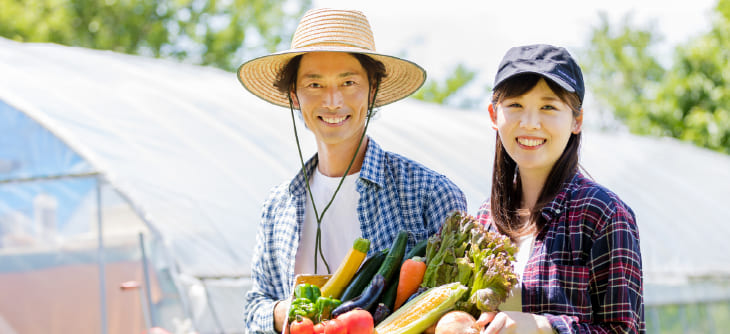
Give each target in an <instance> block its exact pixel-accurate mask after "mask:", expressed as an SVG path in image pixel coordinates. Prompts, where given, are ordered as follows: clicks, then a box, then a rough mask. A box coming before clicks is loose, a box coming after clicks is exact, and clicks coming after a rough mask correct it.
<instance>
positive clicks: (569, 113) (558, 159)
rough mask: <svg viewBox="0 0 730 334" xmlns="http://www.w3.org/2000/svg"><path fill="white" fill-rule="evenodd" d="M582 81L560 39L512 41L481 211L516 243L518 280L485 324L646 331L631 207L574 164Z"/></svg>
mask: <svg viewBox="0 0 730 334" xmlns="http://www.w3.org/2000/svg"><path fill="white" fill-rule="evenodd" d="M584 93H585V87H584V84H583V75H582V73H581V70H580V67H579V66H578V64H577V63H576V62H575V60H574V59H573V58H572V57H571V56H570V54H569V53H568V52H567V50H565V49H564V48H558V47H554V46H550V45H530V46H523V47H516V48H512V49H510V50H509V51H508V52H507V54H506V55H505V57H504V59H503V60H502V63H501V64H500V67H499V69H498V73H497V75H496V78H495V83H494V90H493V96H492V103H491V104H490V105H489V114H490V116H491V119H492V123H493V127H494V129H495V130H497V141H496V149H495V161H494V170H493V175H492V192H491V198H490V199H489V200H487V201H486V202H485V203H484V204H483V205H482V207H481V208H480V209H479V213H478V218H479V220H480V221H481V222H482V223H484V224H486V225H487V226H488V227H489V229H491V230H498V231H499V232H501V233H503V234H506V235H508V236H509V237H510V238H511V239H512V240H513V241H514V242H515V243H517V244H518V245H519V251H518V254H517V256H516V261H515V271H516V273H517V274H518V275H519V276H518V277H521V280H520V286H518V287H517V288H516V289H515V290H514V291H513V294H512V296H511V297H510V298H509V299H508V300H507V302H505V303H504V304H502V305H501V306H500V312H499V313H488V314H483V315H482V317H481V318H480V319H479V321H478V323H479V324H480V325H482V326H485V328H484V330H483V333H498V332H499V333H512V332H514V333H552V332H553V331H557V332H559V333H584V332H599V333H602V332H610V333H619V332H620V333H626V332H630V333H636V332H644V331H645V329H644V307H643V297H642V294H643V291H642V270H641V253H640V249H639V233H638V229H637V226H636V222H635V219H634V213H633V211H632V210H631V208H629V206H628V205H626V204H625V203H624V202H622V201H621V199H620V198H619V197H618V196H617V195H616V194H614V193H612V192H611V191H610V190H608V189H606V188H604V187H602V186H601V185H599V184H597V183H595V182H593V181H592V180H590V179H587V178H586V177H585V176H584V175H583V174H582V173H581V172H580V171H579V170H578V150H579V147H580V140H581V125H582V121H583V110H582V103H583V96H584Z"/></svg>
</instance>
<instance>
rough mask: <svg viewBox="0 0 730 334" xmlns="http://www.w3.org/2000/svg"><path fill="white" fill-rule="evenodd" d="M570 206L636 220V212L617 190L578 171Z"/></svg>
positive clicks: (603, 214) (598, 213) (572, 188)
mask: <svg viewBox="0 0 730 334" xmlns="http://www.w3.org/2000/svg"><path fill="white" fill-rule="evenodd" d="M569 193H570V195H569V196H568V197H569V198H570V203H569V204H568V206H570V207H574V208H580V209H581V210H586V211H589V212H592V213H595V214H597V215H601V216H616V215H618V216H621V217H623V218H625V219H628V220H631V221H633V220H634V212H633V210H632V209H631V207H630V206H629V205H628V204H627V203H626V202H624V201H623V200H622V199H621V198H620V197H619V196H618V195H617V194H616V193H615V192H613V191H612V190H610V189H608V188H607V187H605V186H603V185H601V184H600V183H598V182H596V181H594V180H592V179H589V178H587V177H585V176H583V175H582V174H581V173H578V174H577V175H576V176H575V177H574V178H573V181H572V182H571V185H570V189H569Z"/></svg>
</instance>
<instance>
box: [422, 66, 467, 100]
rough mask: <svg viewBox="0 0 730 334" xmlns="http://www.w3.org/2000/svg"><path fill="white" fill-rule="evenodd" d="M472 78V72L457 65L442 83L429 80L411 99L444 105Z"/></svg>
mask: <svg viewBox="0 0 730 334" xmlns="http://www.w3.org/2000/svg"><path fill="white" fill-rule="evenodd" d="M474 76H475V72H474V71H472V70H470V69H468V68H467V67H466V66H464V65H463V64H459V65H457V66H456V68H455V69H454V71H453V72H452V73H451V75H449V77H447V78H446V79H444V80H443V82H437V81H433V80H430V79H429V80H428V81H426V83H425V84H424V85H423V87H421V89H419V90H418V91H416V93H415V94H413V97H414V98H416V99H418V100H422V101H426V102H433V103H437V104H446V102H447V99H449V98H450V97H453V96H454V94H455V93H457V92H458V91H459V90H461V89H462V88H463V87H464V86H466V85H467V84H469V83H470V82H471V81H472V80H473V79H474Z"/></svg>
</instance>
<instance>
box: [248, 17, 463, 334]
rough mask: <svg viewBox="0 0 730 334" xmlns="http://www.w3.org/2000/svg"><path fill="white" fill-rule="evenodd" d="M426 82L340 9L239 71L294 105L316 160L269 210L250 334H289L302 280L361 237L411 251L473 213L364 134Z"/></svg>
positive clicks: (429, 175) (333, 262) (428, 174)
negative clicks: (450, 218)
mask: <svg viewBox="0 0 730 334" xmlns="http://www.w3.org/2000/svg"><path fill="white" fill-rule="evenodd" d="M425 76H426V75H425V71H424V70H423V69H422V68H421V67H419V66H418V65H416V64H414V63H412V62H409V61H406V60H403V59H399V58H396V57H390V56H386V55H382V54H379V53H377V52H375V46H374V42H373V36H372V31H371V30H370V25H369V23H368V21H367V19H366V18H365V16H364V15H363V14H362V13H360V12H357V11H344V10H332V9H321V10H311V11H309V12H307V13H306V14H305V16H304V17H303V18H302V20H301V22H300V23H299V26H298V27H297V30H296V32H295V33H294V37H293V40H292V46H291V49H290V50H286V51H283V52H279V53H275V54H272V55H268V56H265V57H261V58H257V59H253V60H251V61H248V62H246V63H244V64H243V65H241V67H240V68H239V70H238V78H239V80H240V81H241V83H242V84H243V86H244V87H245V88H246V89H248V90H249V91H250V92H251V93H253V94H254V95H257V96H259V97H261V98H262V99H264V100H266V101H269V102H271V103H273V104H276V105H279V106H283V107H288V108H289V109H290V111H291V112H292V119H294V117H293V113H294V110H295V109H296V110H299V111H300V112H301V117H302V119H303V120H304V123H305V124H306V126H307V128H308V129H309V130H310V131H312V133H313V134H314V137H315V139H316V142H317V154H316V155H315V156H314V157H312V158H311V159H310V160H309V161H307V162H306V163H305V162H304V161H303V159H300V160H301V163H302V171H300V172H299V173H298V174H297V175H296V176H295V177H294V179H293V180H290V181H287V182H285V183H284V184H282V185H280V186H278V187H276V188H274V189H273V190H272V192H271V194H270V196H269V198H268V199H267V201H266V202H265V204H264V209H263V213H262V221H261V225H260V226H259V230H258V234H257V242H258V244H257V246H256V248H255V253H254V258H253V261H252V267H253V268H252V280H253V287H252V289H251V291H249V293H248V294H247V295H246V307H245V318H246V327H247V329H248V331H249V332H250V333H274V332H281V331H282V327H283V324H284V320H285V318H286V312H287V310H288V308H289V301H288V297H289V296H290V294H291V290H292V286H293V284H294V276H295V275H296V274H315V273H316V274H327V273H332V272H334V270H336V267H337V266H338V265H339V263H340V261H341V260H342V259H343V258H344V257H345V255H346V253H347V251H348V250H349V248H350V247H351V246H352V243H353V241H354V240H355V238H357V237H359V236H362V237H364V238H367V239H369V240H370V242H371V248H370V253H371V254H372V253H374V252H376V251H379V250H382V249H385V248H388V247H390V245H391V243H392V241H393V240H394V239H395V237H396V235H397V234H398V232H400V231H402V230H406V231H409V232H410V236H409V247H410V246H413V245H414V244H415V243H416V242H418V241H420V240H422V239H425V238H428V237H429V236H430V235H432V234H433V233H436V232H437V231H438V230H439V227H440V226H441V224H442V223H443V221H444V220H445V218H446V216H447V215H448V213H449V212H451V211H454V210H461V211H466V199H465V197H464V194H463V193H462V192H461V190H459V189H458V188H457V187H456V186H455V185H454V184H453V183H452V182H451V181H450V180H448V179H447V178H446V177H444V176H443V175H439V174H437V173H435V172H434V171H432V170H430V169H427V168H426V167H424V166H422V165H420V164H419V163H417V162H414V161H412V160H409V159H407V158H404V157H402V156H400V155H397V154H394V153H390V152H386V151H384V150H382V149H381V148H380V146H379V145H378V144H377V143H376V142H375V141H374V140H373V139H371V138H369V137H368V136H366V135H365V133H366V131H367V127H368V124H369V121H370V117H371V116H372V113H373V108H374V107H380V106H383V105H386V104H388V103H391V102H394V101H397V100H400V99H402V98H405V97H406V96H408V95H410V94H412V93H413V92H414V91H416V90H417V89H418V88H419V87H420V86H421V85H422V84H423V81H424V80H425ZM294 131H295V134H296V124H294ZM297 138H298V136H297ZM297 145H299V143H298V139H297ZM300 157H301V150H300ZM325 213H326V215H325Z"/></svg>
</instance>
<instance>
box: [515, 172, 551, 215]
mask: <svg viewBox="0 0 730 334" xmlns="http://www.w3.org/2000/svg"><path fill="white" fill-rule="evenodd" d="M549 173H550V171H547V172H545V171H523V170H520V182H522V203H520V208H521V209H523V210H527V211H530V212H531V211H532V210H533V209H534V208H535V205H537V200H538V198H539V197H540V193H541V192H542V188H543V187H544V186H545V181H546V180H547V177H548V174H549Z"/></svg>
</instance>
